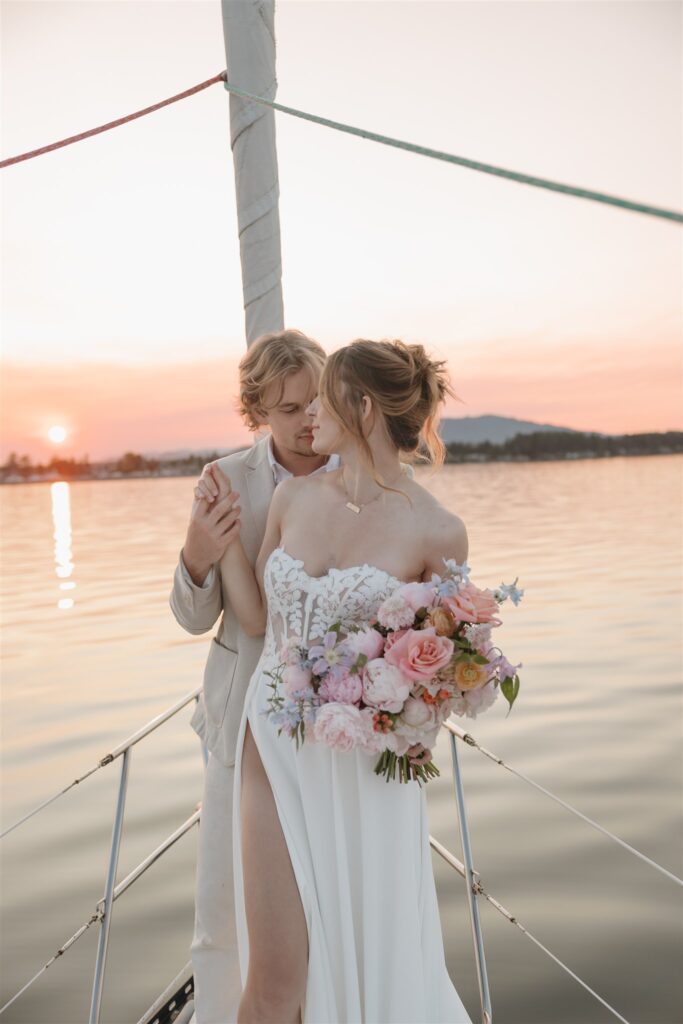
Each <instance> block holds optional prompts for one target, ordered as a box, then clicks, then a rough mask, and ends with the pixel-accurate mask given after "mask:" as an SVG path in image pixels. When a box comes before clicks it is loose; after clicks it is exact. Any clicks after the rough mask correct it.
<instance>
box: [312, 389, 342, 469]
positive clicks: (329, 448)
mask: <svg viewBox="0 0 683 1024" xmlns="http://www.w3.org/2000/svg"><path fill="white" fill-rule="evenodd" d="M306 413H307V415H308V416H309V418H310V421H311V429H312V431H313V441H312V448H313V451H314V452H317V453H318V455H332V454H333V453H334V452H339V450H340V448H341V446H342V438H343V434H344V432H343V430H341V428H340V426H339V424H338V423H337V421H336V420H335V419H334V417H333V416H331V415H330V413H329V412H328V411H327V409H326V408H325V406H324V405H323V404H322V402H321V401H320V398H319V397H318V396H317V395H316V397H315V398H314V399H313V401H312V402H311V404H310V405H309V406H308V408H307V409H306Z"/></svg>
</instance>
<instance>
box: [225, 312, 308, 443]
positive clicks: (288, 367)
mask: <svg viewBox="0 0 683 1024" xmlns="http://www.w3.org/2000/svg"><path fill="white" fill-rule="evenodd" d="M326 359H327V354H326V353H325V350H324V348H323V347H322V345H320V344H318V342H317V341H315V340H314V339H313V338H309V337H308V335H307V334H304V333H303V331H297V330H295V329H294V328H290V329H287V330H284V331H272V332H270V333H269V334H262V335H261V336H260V338H257V339H256V341H254V342H253V343H252V344H251V345H250V346H249V348H248V349H247V352H246V354H245V355H244V356H242V359H241V360H240V364H239V374H240V391H239V399H238V402H237V410H238V412H239V413H240V415H241V416H242V418H243V420H244V422H245V423H246V425H247V426H248V427H249V430H258V429H259V427H260V426H261V424H260V423H259V421H258V420H257V419H256V415H255V414H258V413H261V414H262V415H263V414H264V413H266V414H267V409H266V407H265V406H264V395H265V393H266V391H267V390H268V389H269V388H270V387H271V386H272V385H273V384H275V385H277V386H278V389H279V390H278V391H277V392H276V398H275V400H274V402H273V403H272V404H273V405H277V403H278V402H279V401H280V399H281V398H282V393H283V391H284V386H285V378H286V377H288V376H289V374H291V373H296V372H297V371H298V370H303V369H307V370H309V371H310V373H311V376H312V377H314V378H315V380H316V382H317V379H318V377H319V376H320V374H321V373H322V369H323V367H324V365H325V360H326Z"/></svg>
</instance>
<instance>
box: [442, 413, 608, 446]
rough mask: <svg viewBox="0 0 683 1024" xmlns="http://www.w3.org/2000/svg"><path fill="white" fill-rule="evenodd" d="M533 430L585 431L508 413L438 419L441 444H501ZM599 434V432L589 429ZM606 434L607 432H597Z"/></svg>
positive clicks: (531, 432) (577, 432) (569, 432)
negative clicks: (520, 418) (506, 414)
mask: <svg viewBox="0 0 683 1024" xmlns="http://www.w3.org/2000/svg"><path fill="white" fill-rule="evenodd" d="M537 430H553V431H557V432H560V433H564V434H583V433H585V431H582V430H574V429H573V428H572V427H558V426H556V425H555V424H554V423H533V422H532V421H531V420H516V419H513V418H512V417H511V416H493V415H485V416H457V417H455V416H453V417H446V418H445V419H443V420H442V421H441V437H442V438H443V440H444V442H445V444H451V443H452V442H454V441H458V442H460V443H461V444H481V442H482V441H490V442H491V444H504V443H505V441H507V440H509V439H510V438H511V437H514V436H515V434H533V433H535V432H536V431H537ZM592 433H595V434H599V431H597V430H596V431H592ZM599 436H600V437H610V436H611V435H609V434H599Z"/></svg>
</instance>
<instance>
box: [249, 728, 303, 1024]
mask: <svg viewBox="0 0 683 1024" xmlns="http://www.w3.org/2000/svg"><path fill="white" fill-rule="evenodd" d="M240 804H241V826H242V865H243V874H244V901H245V910H246V915H247V931H248V933H249V972H248V975H247V983H246V985H245V988H244V991H243V993H242V998H241V1000H240V1005H239V1009H238V1011H237V1022H238V1024H300V1022H301V1012H300V1009H301V1004H302V1002H303V1000H304V996H305V993H306V978H307V973H308V930H307V928H306V917H305V915H304V909H303V906H302V905H301V896H300V894H299V887H298V886H297V884H296V878H295V875H294V869H293V868H292V862H291V859H290V856H289V850H288V848H287V843H286V841H285V837H284V835H283V833H282V825H281V824H280V819H279V817H278V813H277V807H276V804H275V798H274V796H273V791H272V789H271V787H270V782H269V781H268V776H267V775H266V771H265V769H264V767H263V764H262V762H261V757H260V755H259V752H258V747H257V746H256V742H255V740H254V737H253V736H252V734H251V729H250V727H249V723H248V722H247V725H246V731H245V735H244V746H243V749H242V785H241V795H240Z"/></svg>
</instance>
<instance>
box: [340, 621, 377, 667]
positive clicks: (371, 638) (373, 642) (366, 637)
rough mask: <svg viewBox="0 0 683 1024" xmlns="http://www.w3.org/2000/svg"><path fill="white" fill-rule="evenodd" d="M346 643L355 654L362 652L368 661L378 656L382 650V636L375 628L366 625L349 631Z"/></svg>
mask: <svg viewBox="0 0 683 1024" xmlns="http://www.w3.org/2000/svg"><path fill="white" fill-rule="evenodd" d="M346 644H347V645H348V647H349V648H350V649H351V650H352V651H353V652H354V653H355V654H364V655H365V657H366V658H367V659H368V661H372V659H373V658H379V656H380V654H381V653H382V651H383V650H384V637H383V636H382V634H381V633H378V632H377V630H376V629H371V628H370V627H369V626H366V627H365V628H364V629H359V630H356V631H354V632H353V633H349V635H348V636H347V638H346Z"/></svg>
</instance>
